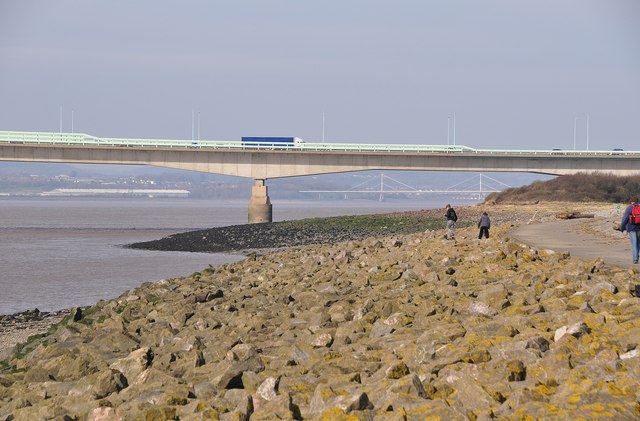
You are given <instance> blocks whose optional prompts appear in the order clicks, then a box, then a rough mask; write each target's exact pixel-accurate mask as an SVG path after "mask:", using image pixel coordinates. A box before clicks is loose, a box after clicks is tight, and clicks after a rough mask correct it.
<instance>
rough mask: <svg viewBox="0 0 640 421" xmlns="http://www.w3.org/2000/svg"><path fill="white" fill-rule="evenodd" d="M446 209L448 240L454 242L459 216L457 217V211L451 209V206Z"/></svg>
mask: <svg viewBox="0 0 640 421" xmlns="http://www.w3.org/2000/svg"><path fill="white" fill-rule="evenodd" d="M445 209H446V210H447V213H445V214H444V216H445V218H447V230H448V231H447V239H448V240H453V239H454V238H455V228H456V221H457V220H458V215H456V211H455V210H454V209H453V208H452V207H451V205H447V206H446V207H445Z"/></svg>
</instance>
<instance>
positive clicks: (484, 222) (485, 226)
mask: <svg viewBox="0 0 640 421" xmlns="http://www.w3.org/2000/svg"><path fill="white" fill-rule="evenodd" d="M478 228H480V234H478V240H481V239H482V236H483V235H484V236H485V237H487V238H489V228H491V219H490V218H489V214H488V213H486V212H482V216H480V220H479V221H478Z"/></svg>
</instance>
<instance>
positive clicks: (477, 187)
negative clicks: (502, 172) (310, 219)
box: [300, 173, 511, 202]
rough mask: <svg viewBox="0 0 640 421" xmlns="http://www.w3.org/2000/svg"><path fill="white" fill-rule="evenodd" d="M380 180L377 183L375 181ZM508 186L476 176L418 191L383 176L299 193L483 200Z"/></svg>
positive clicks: (480, 175) (479, 175)
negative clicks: (447, 196) (441, 187)
mask: <svg viewBox="0 0 640 421" xmlns="http://www.w3.org/2000/svg"><path fill="white" fill-rule="evenodd" d="M378 179H379V180H380V182H378V181H377V180H378ZM505 188H511V186H510V185H508V184H506V183H503V182H502V181H500V180H496V179H495V178H492V177H489V176H488V175H485V174H482V173H480V174H477V175H474V176H473V177H470V178H468V179H465V180H462V181H461V182H459V183H456V184H454V185H452V186H450V187H448V188H446V189H444V190H435V189H420V188H415V187H411V186H409V185H407V184H405V183H403V182H401V181H398V180H396V179H394V178H391V177H389V176H388V175H385V174H380V176H379V177H378V176H374V177H371V178H369V179H367V180H365V181H363V182H362V183H360V184H358V185H357V186H354V187H352V188H350V189H348V190H301V191H300V193H317V194H319V195H320V194H322V193H327V194H329V193H340V194H344V197H345V199H348V198H349V195H355V194H376V195H378V200H379V201H381V202H382V201H384V196H385V195H401V194H404V195H416V196H419V195H425V194H460V195H462V196H464V197H465V198H467V199H483V198H484V197H486V195H487V194H489V193H495V192H500V191H502V190H504V189H505Z"/></svg>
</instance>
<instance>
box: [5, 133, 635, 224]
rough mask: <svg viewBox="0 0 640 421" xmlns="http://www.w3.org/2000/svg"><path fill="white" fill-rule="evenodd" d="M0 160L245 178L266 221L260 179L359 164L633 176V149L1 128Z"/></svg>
mask: <svg viewBox="0 0 640 421" xmlns="http://www.w3.org/2000/svg"><path fill="white" fill-rule="evenodd" d="M0 160H5V161H22V162H65V163H84V164H126V165H152V166H158V167H167V168H177V169H183V170H192V171H200V172H208V173H215V174H225V175H233V176H239V177H250V178H253V179H254V180H255V185H254V187H253V188H252V197H251V201H250V203H249V221H250V222H265V221H271V203H270V201H269V196H268V192H267V186H266V180H268V179H270V178H283V177H294V176H301V175H313V174H328V173H339V172H352V171H365V170H404V171H473V172H491V171H496V172H531V173H540V174H552V175H564V174H575V173H578V172H603V173H610V174H615V175H636V174H640V151H622V150H608V151H604V150H600V151H586V150H557V149H554V150H496V149H476V148H471V147H468V146H462V145H413V144H409V145H408V144H384V145H379V144H348V143H302V144H271V145H265V144H261V145H260V146H257V145H248V144H243V143H242V142H240V141H210V140H202V141H201V140H198V141H189V140H162V139H119V138H99V137H96V136H91V135H87V134H83V133H42V132H7V131H4V132H2V131H0Z"/></svg>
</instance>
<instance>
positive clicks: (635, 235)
mask: <svg viewBox="0 0 640 421" xmlns="http://www.w3.org/2000/svg"><path fill="white" fill-rule="evenodd" d="M636 206H640V204H638V198H637V197H636V198H634V199H633V200H632V201H631V204H630V205H629V206H627V208H626V209H625V210H624V213H623V214H622V221H620V231H622V232H625V231H627V233H629V240H630V241H631V254H632V256H633V263H638V253H639V252H640V224H637V223H635V224H634V223H632V222H635V221H631V214H632V212H633V209H634V207H636Z"/></svg>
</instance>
